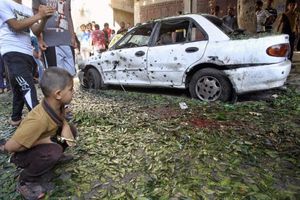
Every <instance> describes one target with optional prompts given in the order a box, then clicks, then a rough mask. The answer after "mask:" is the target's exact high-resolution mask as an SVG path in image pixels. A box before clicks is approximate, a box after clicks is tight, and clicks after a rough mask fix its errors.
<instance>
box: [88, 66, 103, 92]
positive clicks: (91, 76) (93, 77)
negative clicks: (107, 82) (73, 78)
mask: <svg viewBox="0 0 300 200" xmlns="http://www.w3.org/2000/svg"><path fill="white" fill-rule="evenodd" d="M85 82H86V83H85V85H86V86H87V88H89V89H101V88H103V85H104V84H103V80H102V77H101V75H100V73H99V72H98V71H97V70H96V69H95V68H90V69H88V70H87V72H86V75H85Z"/></svg>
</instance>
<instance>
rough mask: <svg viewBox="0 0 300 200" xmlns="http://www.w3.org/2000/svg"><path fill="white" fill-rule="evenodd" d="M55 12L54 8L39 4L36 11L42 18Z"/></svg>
mask: <svg viewBox="0 0 300 200" xmlns="http://www.w3.org/2000/svg"><path fill="white" fill-rule="evenodd" d="M55 12H56V9H54V8H52V7H50V6H44V5H40V6H39V11H38V13H37V14H38V15H40V16H41V17H42V18H45V17H46V18H49V17H51V16H52V15H53V14H54V13H55Z"/></svg>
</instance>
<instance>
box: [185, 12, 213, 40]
mask: <svg viewBox="0 0 300 200" xmlns="http://www.w3.org/2000/svg"><path fill="white" fill-rule="evenodd" d="M193 24H194V25H195V26H196V28H198V29H199V31H200V32H201V33H202V34H203V36H204V40H195V41H191V37H192V28H193ZM187 39H188V41H186V42H197V41H206V40H209V37H208V34H207V33H206V31H205V30H204V29H203V28H202V26H201V25H200V24H198V22H196V21H195V20H194V19H192V18H190V26H189V31H188V33H187Z"/></svg>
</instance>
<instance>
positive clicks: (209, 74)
mask: <svg viewBox="0 0 300 200" xmlns="http://www.w3.org/2000/svg"><path fill="white" fill-rule="evenodd" d="M189 91H190V94H191V97H192V98H197V99H200V100H202V101H218V100H220V101H228V100H229V99H230V98H231V95H232V87H231V84H230V82H229V80H228V78H227V77H226V76H225V74H224V73H223V72H221V71H219V70H217V69H212V68H205V69H201V70H199V71H197V72H196V73H195V74H194V75H193V77H192V80H191V82H190V84H189Z"/></svg>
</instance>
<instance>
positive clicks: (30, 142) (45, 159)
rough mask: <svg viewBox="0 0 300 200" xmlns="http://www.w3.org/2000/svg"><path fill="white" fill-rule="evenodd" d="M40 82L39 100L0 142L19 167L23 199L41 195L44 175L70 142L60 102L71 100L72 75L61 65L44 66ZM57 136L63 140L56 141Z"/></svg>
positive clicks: (72, 132) (71, 132)
mask: <svg viewBox="0 0 300 200" xmlns="http://www.w3.org/2000/svg"><path fill="white" fill-rule="evenodd" d="M40 86H41V90H42V92H43V94H44V99H43V100H42V102H41V103H40V104H39V105H37V106H36V107H35V108H34V109H33V110H32V111H30V112H29V113H28V115H27V116H26V117H25V118H24V120H23V121H22V122H21V124H20V126H19V127H18V129H17V130H16V132H15V133H14V135H13V136H12V138H11V139H9V140H8V141H7V142H6V144H5V145H3V146H0V151H2V152H9V153H14V154H13V156H12V158H11V162H12V163H14V164H16V166H18V167H20V168H23V171H22V172H21V173H20V177H19V180H18V184H17V191H19V192H20V193H21V195H22V196H23V197H24V198H25V199H39V198H41V197H43V196H44V195H45V192H46V189H45V188H43V184H42V183H43V180H44V177H45V176H47V175H48V174H49V172H50V171H51V169H52V168H53V167H54V166H55V165H56V164H57V163H59V162H60V161H61V160H62V159H64V158H65V157H64V154H63V150H64V148H65V147H66V146H73V145H74V143H73V142H74V136H75V129H74V128H71V127H70V125H69V124H68V122H67V121H66V120H65V118H64V116H65V108H64V106H65V105H66V104H69V103H70V102H71V100H72V97H73V93H74V90H73V77H72V76H71V75H70V74H69V73H68V72H67V71H66V70H64V69H62V68H57V67H52V68H48V69H46V70H45V72H44V74H43V76H42V79H41V82H40ZM57 136H59V137H57ZM59 138H60V139H62V138H63V140H64V141H65V142H63V143H59V142H57V141H58V139H59ZM66 141H67V142H66ZM70 141H71V142H70ZM47 181H49V180H47Z"/></svg>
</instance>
